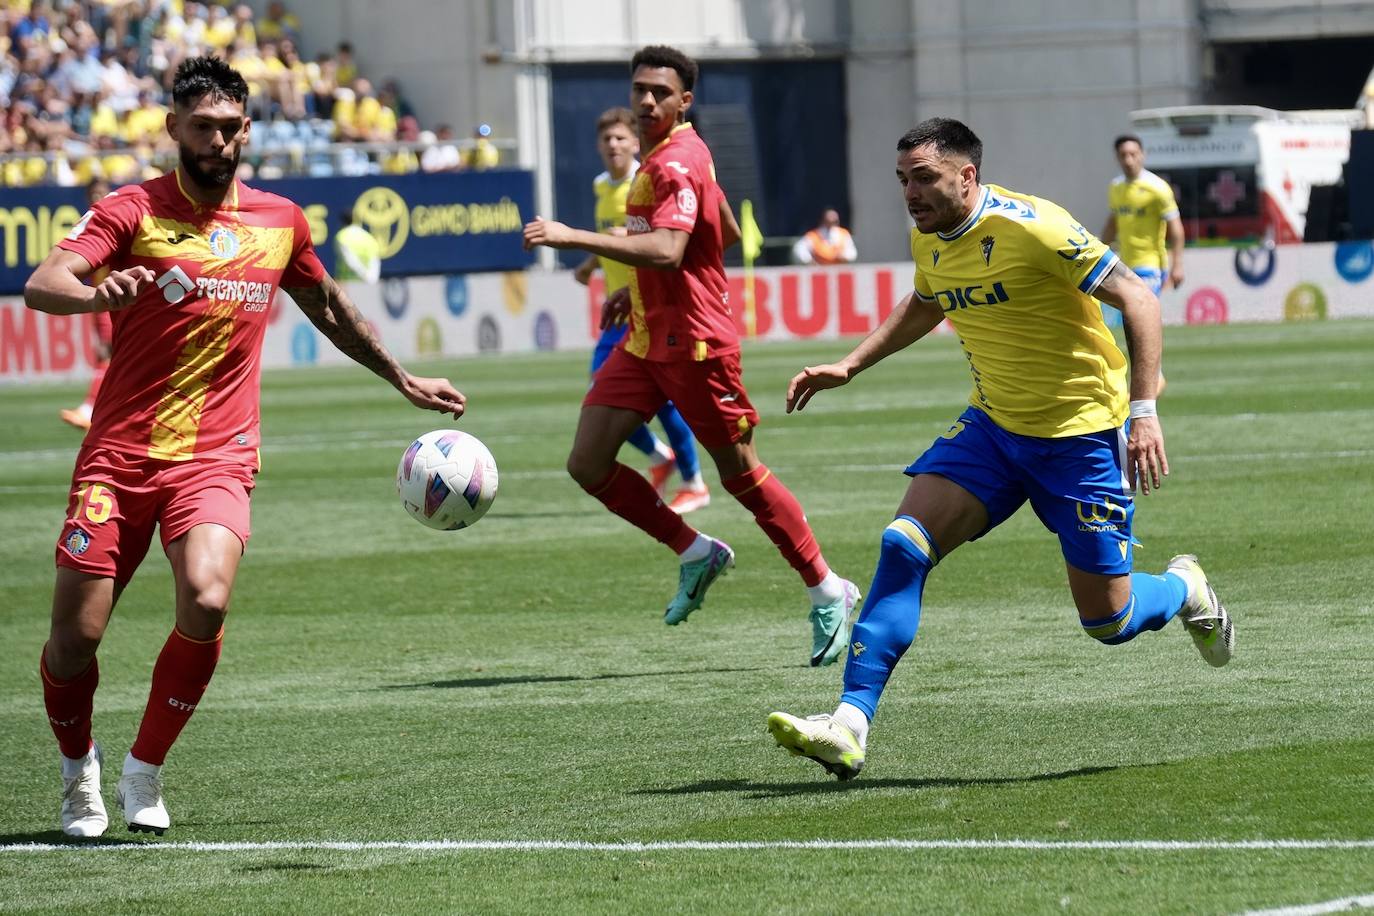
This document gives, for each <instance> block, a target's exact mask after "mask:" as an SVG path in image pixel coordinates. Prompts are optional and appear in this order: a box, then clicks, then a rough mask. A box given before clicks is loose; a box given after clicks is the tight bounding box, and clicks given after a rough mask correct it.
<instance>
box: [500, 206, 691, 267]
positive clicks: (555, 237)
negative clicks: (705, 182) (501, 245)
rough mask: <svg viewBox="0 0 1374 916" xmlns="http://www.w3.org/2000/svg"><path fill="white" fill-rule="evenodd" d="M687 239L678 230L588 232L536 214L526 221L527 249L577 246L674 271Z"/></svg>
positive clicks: (615, 258) (632, 263) (638, 264)
mask: <svg viewBox="0 0 1374 916" xmlns="http://www.w3.org/2000/svg"><path fill="white" fill-rule="evenodd" d="M689 238H691V235H690V234H689V233H686V232H681V231H679V230H677V229H654V230H652V231H650V232H639V233H636V234H634V235H612V234H610V233H606V232H591V231H589V230H586V229H574V228H572V227H571V226H565V225H563V224H562V223H560V222H556V221H554V220H551V219H544V217H542V216H536V217H535V218H534V219H532V220H530V221H529V222H528V223H526V224H525V250H526V251H529V250H530V249H531V248H534V247H535V246H537V245H547V246H548V247H550V248H578V249H581V250H582V251H585V252H587V253H588V254H595V255H600V256H601V257H603V258H610V259H611V260H612V261H619V262H620V263H621V264H629V265H630V266H631V267H657V268H660V269H663V270H675V269H677V268H678V267H680V266H681V265H682V257H683V255H685V254H686V253H687V240H688V239H689Z"/></svg>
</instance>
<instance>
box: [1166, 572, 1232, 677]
mask: <svg viewBox="0 0 1374 916" xmlns="http://www.w3.org/2000/svg"><path fill="white" fill-rule="evenodd" d="M1165 572H1171V573H1173V574H1174V575H1176V576H1178V577H1179V578H1181V579H1182V580H1183V581H1184V582H1187V583H1188V597H1187V598H1186V599H1184V601H1183V607H1182V608H1181V609H1180V610H1179V612H1178V619H1179V620H1180V621H1182V622H1183V626H1184V628H1185V629H1186V630H1187V631H1188V634H1189V635H1190V636H1192V637H1193V645H1195V646H1197V650H1198V652H1200V653H1202V657H1203V658H1204V659H1206V661H1207V664H1209V665H1211V666H1212V667H1213V668H1220V667H1221V666H1222V665H1224V664H1226V663H1227V662H1229V661H1230V660H1231V656H1232V655H1234V654H1235V651H1236V629H1235V626H1234V625H1233V624H1232V622H1231V615H1230V614H1228V613H1226V608H1224V607H1222V605H1221V601H1219V600H1218V599H1217V593H1216V592H1215V591H1213V590H1212V586H1211V583H1209V582H1208V581H1207V574H1206V573H1205V572H1203V571H1202V567H1201V566H1200V565H1199V564H1198V561H1197V557H1195V556H1193V555H1192V554H1191V553H1184V554H1179V555H1178V556H1176V557H1174V558H1173V559H1172V560H1170V561H1169V565H1168V567H1166V568H1165Z"/></svg>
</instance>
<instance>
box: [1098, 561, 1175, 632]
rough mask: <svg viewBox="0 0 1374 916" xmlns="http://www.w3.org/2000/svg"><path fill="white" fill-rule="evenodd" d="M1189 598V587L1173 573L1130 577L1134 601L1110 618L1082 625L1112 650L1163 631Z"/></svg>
mask: <svg viewBox="0 0 1374 916" xmlns="http://www.w3.org/2000/svg"><path fill="white" fill-rule="evenodd" d="M1187 597H1188V583H1186V582H1184V581H1183V579H1182V578H1181V577H1179V576H1176V575H1174V574H1173V573H1164V574H1163V575H1161V576H1152V575H1149V574H1148V573H1131V599H1130V600H1129V601H1128V602H1126V606H1125V607H1124V608H1122V609H1121V610H1119V611H1117V612H1116V613H1115V614H1113V615H1112V616H1110V617H1102V618H1099V619H1097V620H1084V621H1081V622H1082V624H1083V629H1084V630H1086V631H1087V633H1088V635H1089V636H1091V637H1092V638H1093V639H1096V640H1097V641H1098V642H1102V643H1106V644H1107V645H1109V646H1116V645H1120V644H1121V643H1123V642H1130V641H1131V640H1132V639H1134V638H1135V637H1136V635H1137V634H1139V633H1140V632H1141V631H1142V630H1160V629H1163V628H1164V625H1165V624H1166V623H1168V622H1169V621H1170V620H1172V619H1173V617H1174V615H1175V614H1177V613H1178V611H1179V608H1181V607H1183V602H1184V600H1186V599H1187Z"/></svg>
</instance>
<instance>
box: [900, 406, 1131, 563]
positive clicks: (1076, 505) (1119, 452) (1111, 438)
mask: <svg viewBox="0 0 1374 916" xmlns="http://www.w3.org/2000/svg"><path fill="white" fill-rule="evenodd" d="M1129 427H1130V421H1129V420H1128V421H1127V425H1126V426H1123V427H1121V428H1119V429H1109V430H1104V431H1102V432H1097V433H1089V434H1087V435H1084V436H1066V437H1064V438H1060V439H1045V438H1041V437H1038V436H1019V435H1017V434H1016V433H1009V432H1007V431H1006V430H1004V429H1002V428H1001V427H1000V426H998V425H997V424H996V423H994V422H992V419H991V418H990V417H989V416H988V415H987V414H986V413H984V412H983V411H981V410H979V409H978V408H976V407H969V408H968V409H967V410H965V411H964V412H963V414H962V415H961V416H960V417H959V419H958V420H957V421H955V423H954V425H953V426H951V427H950V428H949V432H947V433H945V434H944V435H943V436H941V437H940V438H939V439H936V440H935V443H934V444H933V445H931V447H930V448H928V449H926V451H925V454H923V455H921V457H920V458H918V459H916V461H915V463H914V464H912V465H911V466H910V467H908V468H907V469H906V473H907V474H908V475H909V476H911V477H915V476H916V475H917V474H939V475H940V476H941V477H946V478H948V479H949V480H952V481H954V482H955V483H957V484H958V485H959V486H961V487H963V488H964V489H965V490H968V491H969V492H970V493H972V494H973V495H974V496H975V497H977V498H978V500H979V501H980V502H981V503H982V504H983V505H984V507H986V508H987V512H988V526H987V527H986V528H985V529H983V530H982V531H981V532H979V533H978V534H977V535H975V539H977V538H979V537H982V536H983V535H984V534H987V533H988V532H989V531H991V530H992V529H993V528H996V527H997V526H998V525H1000V524H1002V522H1004V521H1006V520H1007V519H1009V518H1011V516H1012V515H1013V514H1014V513H1015V512H1016V510H1017V509H1019V508H1021V504H1022V503H1024V502H1026V501H1029V502H1030V504H1031V508H1032V509H1034V510H1035V514H1036V515H1038V516H1039V517H1040V521H1042V522H1044V524H1045V527H1046V528H1048V529H1050V530H1051V531H1053V532H1054V533H1055V534H1057V535H1058V536H1059V546H1060V549H1061V550H1062V551H1063V553H1064V559H1065V560H1066V561H1068V563H1069V564H1070V565H1071V566H1073V567H1075V568H1077V569H1081V570H1083V571H1084V572H1090V573H1098V574H1100V575H1104V576H1114V575H1121V574H1123V573H1129V572H1130V571H1131V554H1132V551H1131V547H1132V542H1131V519H1132V517H1133V516H1134V514H1135V500H1134V498H1133V494H1132V493H1131V489H1130V486H1129V484H1128V481H1127V480H1126V436H1127V435H1128V434H1129V432H1130V429H1129Z"/></svg>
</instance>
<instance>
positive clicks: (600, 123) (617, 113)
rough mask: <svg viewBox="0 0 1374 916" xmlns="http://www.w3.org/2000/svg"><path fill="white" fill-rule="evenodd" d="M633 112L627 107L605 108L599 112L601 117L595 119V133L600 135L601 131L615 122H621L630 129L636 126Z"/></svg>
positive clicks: (632, 129)
mask: <svg viewBox="0 0 1374 916" xmlns="http://www.w3.org/2000/svg"><path fill="white" fill-rule="evenodd" d="M637 123H638V122H636V121H635V113H634V112H633V111H631V110H630V109H628V108H607V109H606V110H605V111H603V112H601V117H599V118H597V119H596V135H597V136H598V137H599V136H601V132H602V131H603V130H605V129H606V128H608V127H611V126H612V125H615V124H623V125H625V126H626V127H628V128H629V129H630V130H631V131H634V129H635V127H636V126H637Z"/></svg>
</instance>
